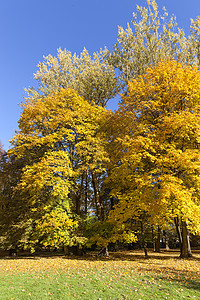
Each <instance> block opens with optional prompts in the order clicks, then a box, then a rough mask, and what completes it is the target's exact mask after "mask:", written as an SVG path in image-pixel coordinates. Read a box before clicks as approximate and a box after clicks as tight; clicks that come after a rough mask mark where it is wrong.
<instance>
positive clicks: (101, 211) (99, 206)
mask: <svg viewBox="0 0 200 300" xmlns="http://www.w3.org/2000/svg"><path fill="white" fill-rule="evenodd" d="M91 173H92V185H93V189H94V200H95V205H96V210H97V217H98V220H100V221H104V209H103V203H102V201H101V197H100V193H99V186H98V181H97V176H96V174H95V173H94V172H91Z"/></svg>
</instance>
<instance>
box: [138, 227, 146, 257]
mask: <svg viewBox="0 0 200 300" xmlns="http://www.w3.org/2000/svg"><path fill="white" fill-rule="evenodd" d="M140 226H141V236H142V246H143V249H144V255H145V257H148V253H147V244H146V242H145V237H144V229H143V222H142V221H140Z"/></svg>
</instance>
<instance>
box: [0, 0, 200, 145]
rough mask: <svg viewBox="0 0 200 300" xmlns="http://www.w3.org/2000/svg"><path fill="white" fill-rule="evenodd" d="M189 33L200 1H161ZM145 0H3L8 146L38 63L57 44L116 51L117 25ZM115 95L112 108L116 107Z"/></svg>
mask: <svg viewBox="0 0 200 300" xmlns="http://www.w3.org/2000/svg"><path fill="white" fill-rule="evenodd" d="M157 3H158V5H159V10H160V11H161V9H162V7H163V6H165V7H166V8H167V11H168V12H169V14H170V15H171V14H174V15H176V17H177V21H178V24H179V27H182V28H183V29H184V30H185V32H186V33H187V34H188V33H189V25H190V18H193V19H194V18H196V16H198V15H200V0H190V1H189V0H157ZM136 4H139V5H142V6H145V5H146V1H145V0H84V1H83V0H0V41H1V47H0V104H1V105H0V140H1V141H2V143H3V144H4V149H5V150H7V149H8V148H9V142H8V140H9V139H11V138H12V136H13V135H14V132H15V130H16V129H17V126H18V125H17V121H18V120H19V118H20V107H19V103H20V102H21V101H22V99H23V94H24V88H27V87H29V86H33V85H35V81H34V79H33V73H35V72H36V71H37V64H38V62H39V61H42V60H43V56H46V55H48V54H52V55H54V56H55V55H56V53H57V49H58V48H59V47H61V48H62V49H64V48H66V49H67V50H70V51H71V52H76V53H77V54H79V53H80V52H81V51H82V50H83V48H84V47H86V48H87V50H88V51H89V53H90V54H92V53H93V52H95V51H97V50H99V49H100V48H104V46H107V47H108V49H109V50H112V45H113V44H114V43H115V42H116V39H117V32H118V25H120V26H122V27H124V28H126V24H127V22H130V21H131V19H132V13H133V12H134V11H136ZM116 102H117V100H113V101H112V100H111V102H110V103H109V104H108V107H109V108H117V103H116Z"/></svg>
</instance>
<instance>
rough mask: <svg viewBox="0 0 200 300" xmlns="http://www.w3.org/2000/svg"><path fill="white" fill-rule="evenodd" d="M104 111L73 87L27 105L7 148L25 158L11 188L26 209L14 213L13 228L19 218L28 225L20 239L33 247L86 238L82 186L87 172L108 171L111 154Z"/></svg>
mask: <svg viewBox="0 0 200 300" xmlns="http://www.w3.org/2000/svg"><path fill="white" fill-rule="evenodd" d="M106 114H107V111H106V110H105V109H104V108H103V107H98V106H96V105H95V104H90V103H89V102H88V101H86V100H84V99H83V98H82V97H81V96H79V95H78V94H77V93H76V92H75V91H74V90H71V89H67V90H65V89H61V91H59V92H55V93H53V94H52V95H50V96H49V97H47V98H40V99H37V100H34V101H26V103H24V104H23V112H22V114H21V118H20V120H19V131H18V133H17V134H16V135H15V137H14V138H13V140H12V145H13V147H12V148H11V149H10V150H9V151H8V153H9V155H10V157H14V158H15V160H22V161H23V164H22V167H21V173H20V177H19V179H18V181H17V184H16V185H15V186H14V188H13V199H15V200H16V201H19V199H21V200H20V203H22V202H23V210H24V213H23V214H22V212H21V211H20V210H19V211H18V213H19V214H20V215H19V216H18V218H15V221H16V223H15V227H16V225H17V223H18V224H19V222H20V228H21V229H22V228H23V229H24V231H23V235H22V237H21V243H23V241H25V240H26V242H27V241H28V244H29V246H30V245H31V247H33V248H34V247H35V245H37V244H41V245H45V246H46V245H50V246H53V245H54V246H56V245H57V246H58V245H65V246H67V245H81V243H85V239H84V237H83V236H82V235H81V232H80V231H79V228H78V226H79V219H77V216H78V215H79V216H81V214H82V212H83V208H82V206H83V196H84V194H83V192H84V191H83V190H82V187H81V186H82V181H83V175H84V174H85V172H86V171H87V172H88V174H90V176H88V179H87V180H88V181H89V180H91V178H92V176H91V174H96V173H98V174H101V173H103V172H104V166H103V163H104V162H105V161H106V160H107V158H106V152H105V151H104V146H103V139H101V136H100V130H99V128H100V127H101V122H102V120H103V119H104V117H105V115H106ZM89 184H90V185H91V181H90V183H89ZM16 205H19V203H18V204H17V203H16ZM10 213H11V211H10ZM16 213H17V211H16Z"/></svg>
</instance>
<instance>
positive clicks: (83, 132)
mask: <svg viewBox="0 0 200 300" xmlns="http://www.w3.org/2000/svg"><path fill="white" fill-rule="evenodd" d="M190 29H191V30H190V35H189V36H188V37H186V36H185V33H184V31H183V30H182V29H180V28H179V27H178V25H177V23H176V20H175V18H174V17H169V16H168V14H167V11H166V10H165V9H163V11H162V14H160V13H159V12H158V6H157V3H156V2H155V1H154V0H151V1H150V0H147V4H146V7H140V6H137V13H134V14H133V20H132V22H131V24H128V27H127V29H123V28H121V27H119V32H118V40H117V43H116V44H115V45H114V46H113V50H112V51H111V52H109V50H108V49H107V48H105V49H104V50H102V49H100V51H99V52H97V53H94V55H93V57H91V56H90V55H89V53H88V51H87V50H86V49H84V50H83V52H82V53H81V54H80V56H78V55H76V54H74V55H73V54H72V53H71V52H70V51H67V50H61V49H58V53H57V57H52V56H51V55H48V56H47V57H45V58H44V61H43V62H42V63H39V65H38V71H37V73H36V74H35V79H36V81H37V83H38V88H37V89H36V88H28V89H27V90H26V96H25V97H24V101H23V103H22V113H21V117H20V120H19V128H18V131H17V132H16V134H15V136H14V138H13V139H12V141H11V147H10V149H9V150H8V152H7V153H6V152H5V151H3V148H2V147H1V149H0V153H1V159H0V185H1V189H0V202H1V209H0V244H1V247H2V248H5V249H10V248H26V249H30V250H32V251H35V250H37V249H39V248H41V247H48V246H50V247H64V248H65V251H66V253H67V252H68V251H69V249H70V247H75V248H76V251H77V252H80V251H81V249H83V248H84V247H86V246H87V247H89V246H91V245H93V244H97V245H99V246H101V247H104V248H103V249H104V251H105V253H107V249H106V247H107V246H108V245H109V244H115V243H117V242H121V243H131V242H136V241H137V240H138V239H140V240H141V243H142V245H143V247H144V250H145V254H146V255H147V249H146V233H145V232H146V231H147V229H148V230H151V232H152V234H153V235H154V236H156V237H157V240H158V241H159V239H160V232H161V230H164V231H165V232H166V231H167V230H169V231H170V230H172V229H175V230H176V232H177V237H178V239H179V243H180V254H181V257H188V256H190V255H191V249H190V242H189V232H191V233H192V234H194V235H195V234H200V195H199V193H200V152H199V143H200V116H199V110H200V88H199V87H200V72H199V66H200V52H199V51H200V42H199V41H200V18H199V17H197V19H196V20H191V28H190ZM119 94H120V96H121V100H120V103H119V108H118V109H117V110H116V111H114V112H112V111H110V110H107V108H106V104H107V101H112V99H114V98H115V97H116V96H117V95H119Z"/></svg>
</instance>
